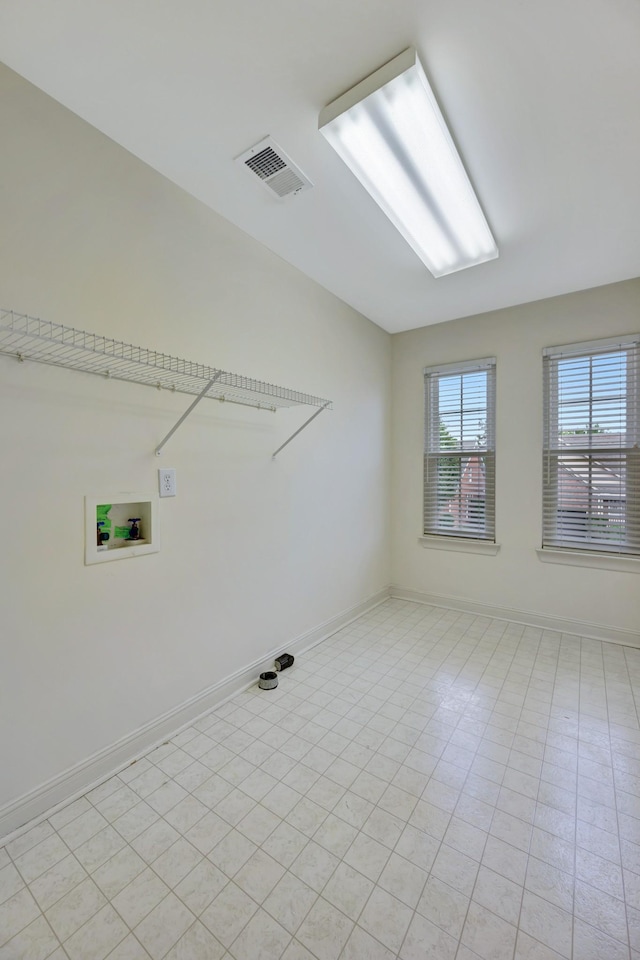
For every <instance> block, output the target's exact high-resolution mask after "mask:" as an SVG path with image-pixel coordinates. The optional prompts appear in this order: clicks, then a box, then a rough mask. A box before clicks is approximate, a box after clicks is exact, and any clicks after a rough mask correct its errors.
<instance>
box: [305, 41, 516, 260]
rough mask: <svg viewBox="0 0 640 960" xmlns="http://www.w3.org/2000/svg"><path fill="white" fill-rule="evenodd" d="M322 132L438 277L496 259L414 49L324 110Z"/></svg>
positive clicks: (480, 215)
mask: <svg viewBox="0 0 640 960" xmlns="http://www.w3.org/2000/svg"><path fill="white" fill-rule="evenodd" d="M319 128H320V131H321V133H322V134H323V135H324V136H325V137H326V139H327V140H328V142H329V143H330V144H331V146H332V147H333V148H334V150H336V152H337V153H338V154H339V156H340V157H342V159H343V160H344V162H345V163H346V164H347V166H348V167H349V168H350V169H351V171H352V172H353V173H354V174H355V176H356V177H357V178H358V180H359V181H360V182H361V183H362V185H363V186H364V187H365V189H366V190H367V191H368V192H369V193H370V195H371V196H372V197H373V199H374V200H375V201H376V203H377V204H378V205H379V206H380V208H381V209H382V210H383V211H384V213H385V214H386V215H387V217H388V218H389V219H390V220H391V222H392V223H393V224H394V226H395V227H396V228H397V229H398V230H399V232H400V233H401V234H402V236H403V237H404V238H405V240H406V241H407V243H408V244H409V245H410V246H411V247H412V248H413V250H414V251H415V252H416V253H417V255H418V256H419V257H420V259H421V260H422V262H423V263H424V264H425V265H426V266H427V267H428V269H429V270H430V271H431V273H432V274H433V276H434V277H442V276H445V275H446V274H449V273H455V272H456V271H458V270H464V269H465V268H466V267H472V266H475V265H476V264H479V263H484V262H486V261H487V260H493V259H495V258H496V257H497V256H498V248H497V246H496V242H495V240H494V238H493V236H492V234H491V231H490V229H489V225H488V224H487V221H486V219H485V216H484V214H483V212H482V209H481V207H480V204H479V202H478V198H477V197H476V195H475V193H474V191H473V187H472V186H471V182H470V180H469V177H468V176H467V173H466V171H465V169H464V166H463V164H462V160H461V159H460V155H459V154H458V151H457V150H456V147H455V144H454V142H453V139H452V137H451V134H450V133H449V130H448V128H447V125H446V124H445V122H444V118H443V116H442V113H441V112H440V108H439V107H438V104H437V102H436V99H435V97H434V95H433V91H432V90H431V87H430V86H429V82H428V80H427V77H426V75H425V72H424V70H423V69H422V65H421V63H420V61H419V59H418V56H417V54H416V52H415V50H413V48H411V49H409V50H405V51H404V53H401V54H400V56H398V57H396V58H395V59H394V60H391V61H389V63H387V64H385V65H384V66H383V67H381V68H380V70H377V71H376V72H375V73H373V74H371V76H369V77H367V78H366V79H365V80H363V81H362V82H361V83H359V84H357V85H356V86H355V87H353V88H352V89H351V90H349V91H347V93H345V94H343V95H342V96H341V97H339V98H338V99H337V100H334V101H333V102H332V103H330V104H329V105H328V106H327V107H325V109H324V110H323V111H322V113H321V114H320V120H319Z"/></svg>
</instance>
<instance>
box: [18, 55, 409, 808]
mask: <svg viewBox="0 0 640 960" xmlns="http://www.w3.org/2000/svg"><path fill="white" fill-rule="evenodd" d="M0 129H2V132H3V133H2V140H3V147H2V151H1V152H0V182H1V183H2V186H3V189H2V190H0V303H1V304H2V305H3V306H4V307H8V308H13V309H15V310H17V311H21V312H25V313H29V314H31V315H35V316H41V317H43V318H45V319H47V320H53V321H56V322H61V323H66V324H69V325H72V326H76V327H79V328H84V329H88V330H91V331H93V332H97V333H101V334H106V335H108V336H112V337H115V338H117V339H124V340H126V341H129V342H133V343H139V344H142V345H145V346H150V347H153V348H156V349H158V350H162V351H166V352H168V353H173V354H176V355H178V356H182V357H186V358H187V359H192V360H199V361H201V362H204V363H208V364H210V365H214V366H220V367H223V368H224V369H227V370H232V371H234V372H238V373H242V374H246V375H247V376H252V377H255V378H257V379H262V380H267V381H270V382H273V383H277V384H281V385H283V386H288V387H291V388H294V389H298V390H301V391H304V392H309V393H313V394H316V395H319V396H323V397H327V398H330V399H332V400H333V401H334V404H335V409H334V411H333V412H327V413H323V414H321V415H320V416H319V417H318V418H317V419H316V420H315V421H314V423H313V424H312V425H311V426H309V428H308V429H307V430H305V431H304V432H303V433H302V434H301V436H300V437H299V438H297V439H296V440H295V441H294V442H293V443H292V444H290V446H288V447H287V449H286V451H283V453H282V454H281V455H280V457H279V458H278V459H277V460H276V461H275V462H272V461H271V457H270V455H271V453H272V451H273V450H275V448H276V447H277V446H279V444H280V443H281V442H282V441H283V440H284V439H286V437H287V436H288V435H289V434H290V433H291V432H293V430H295V429H297V427H298V426H300V425H301V423H302V422H303V420H304V419H306V417H307V416H308V415H309V414H310V413H311V412H312V410H311V409H310V408H298V409H294V410H292V411H288V410H287V411H283V412H279V413H277V414H275V415H274V414H270V413H264V412H258V411H251V410H244V409H242V408H238V407H230V406H229V405H226V406H222V405H219V404H217V403H213V402H205V403H203V404H201V406H200V407H199V408H198V411H197V412H196V413H195V414H194V415H193V416H192V418H191V419H190V420H189V421H187V423H186V424H185V425H184V426H183V427H182V428H181V429H180V431H179V432H178V433H177V434H176V435H175V437H174V438H173V439H172V440H171V441H170V443H169V444H168V445H167V448H166V451H165V452H164V453H163V455H162V458H161V459H160V460H157V459H156V457H155V456H154V453H153V450H154V447H155V445H156V443H157V442H158V441H159V440H160V439H161V438H162V437H163V436H164V434H165V433H166V431H167V430H168V429H169V428H170V427H171V426H172V424H173V423H174V421H175V420H176V419H177V418H178V416H179V415H180V414H181V413H182V412H183V410H185V409H186V406H187V405H188V403H189V402H190V401H189V399H188V398H185V397H179V396H170V395H167V394H165V393H161V394H160V393H157V392H156V391H154V390H150V389H148V388H145V387H140V386H136V385H130V384H121V383H116V382H108V381H103V380H101V379H98V378H95V377H91V376H88V375H85V374H77V373H72V372H68V371H64V370H59V369H53V368H49V367H45V366H41V365H37V364H30V363H24V364H20V363H18V362H17V361H16V360H13V359H9V358H6V357H0V450H1V451H2V462H3V469H2V474H1V477H2V485H1V491H2V499H1V506H0V511H1V521H2V522H1V525H0V531H1V534H2V549H1V550H0V590H1V591H2V597H1V610H2V627H1V638H2V667H1V671H0V702H1V710H2V719H1V722H0V728H1V730H2V737H0V744H1V745H0V770H2V777H1V778H0V783H1V786H0V808H2V806H3V804H5V805H6V804H7V803H9V801H12V800H13V799H15V798H17V797H20V796H22V795H23V794H25V793H26V792H28V791H30V790H32V789H33V788H35V787H37V786H38V785H39V784H42V783H43V782H44V781H46V780H47V779H48V778H51V777H55V776H56V775H57V774H59V773H60V772H61V771H63V770H65V769H66V768H68V767H70V766H71V765H73V764H76V763H78V762H80V761H82V760H84V759H85V758H86V757H88V756H89V755H91V754H93V753H94V752H95V751H98V750H101V749H102V748H105V747H107V746H108V745H110V744H111V743H113V742H114V741H116V740H118V739H119V738H121V737H123V736H125V735H127V734H128V733H130V732H131V731H133V730H135V729H137V728H138V727H139V726H140V725H141V724H144V723H146V722H148V721H150V720H152V719H153V718H155V717H157V716H158V715H160V714H162V713H164V712H165V711H167V710H170V709H171V708H173V707H174V706H176V705H178V704H180V703H181V702H183V701H184V700H185V699H186V698H189V697H191V696H193V695H194V694H196V693H197V692H198V691H200V690H202V689H203V688H206V687H207V686H209V685H210V684H213V683H215V682H217V681H218V680H220V679H222V678H223V677H225V676H228V675H230V674H232V673H234V671H237V670H238V669H240V668H242V667H243V666H245V665H247V664H249V663H251V662H253V661H254V660H256V659H257V658H260V657H261V656H263V655H264V654H265V653H267V652H269V651H271V650H273V649H278V648H279V649H280V650H284V649H286V647H287V644H288V643H290V642H291V641H292V640H293V639H294V638H296V637H299V636H300V635H302V634H304V633H305V632H307V631H309V630H311V629H313V628H315V627H317V626H318V625H320V624H322V623H324V622H325V621H327V620H328V619H329V618H331V617H334V616H337V615H339V614H341V613H342V612H343V611H347V610H348V609H350V608H351V607H353V606H354V605H356V604H358V603H361V602H363V601H365V600H366V599H367V598H369V597H371V596H373V595H375V594H376V592H378V591H379V590H381V589H382V588H384V587H385V586H386V585H387V584H388V582H389V568H388V556H389V530H388V520H387V510H388V503H389V467H388V463H389V455H388V454H389V409H390V338H389V336H388V335H387V334H386V333H384V332H383V331H382V330H380V329H379V328H378V327H376V326H374V325H373V324H372V323H370V322H369V321H367V320H366V319H364V318H363V317H362V316H360V315H359V314H357V313H355V312H354V311H353V310H352V309H350V308H349V307H347V306H346V305H345V304H344V303H342V302H340V301H338V300H337V299H336V298H334V297H333V296H331V295H330V294H329V293H327V292H326V291H325V290H323V289H321V288H320V287H319V286H317V285H316V284H314V283H312V282H311V281H309V280H308V279H306V278H305V277H304V276H302V275H301V274H300V273H298V272H297V271H295V270H294V269H293V268H291V267H289V266H288V265H286V264H285V263H283V262H282V261H281V260H279V259H278V258H277V257H275V256H273V255H272V254H271V253H270V252H269V251H268V250H266V249H265V248H264V247H262V246H261V245H259V244H258V243H256V242H254V241H253V240H251V239H250V238H248V237H247V236H246V235H244V234H242V233H241V232H240V231H238V230H237V229H236V228H234V227H233V226H231V225H230V224H229V223H227V222H226V221H224V220H222V219H221V218H220V217H218V216H217V215H215V214H214V213H213V212H211V211H210V210H209V209H207V208H205V207H204V206H203V205H201V204H200V203H198V202H197V201H195V200H194V199H193V198H191V197H190V196H188V195H187V194H185V193H184V192H183V191H181V190H179V189H178V188H177V187H175V186H174V185H173V184H171V183H170V182H168V181H167V180H165V179H164V178H162V177H161V176H159V175H158V174H156V173H155V172H153V171H152V170H151V169H149V168H148V167H146V166H145V165H144V164H143V163H141V162H140V161H138V160H137V159H135V158H134V157H132V156H131V155H130V154H128V153H126V152H125V151H124V150H122V149H121V148H120V147H118V146H117V145H115V144H114V143H113V142H111V141H110V140H108V139H107V138H106V137H104V136H102V135H101V134H99V133H98V132H97V131H95V130H94V129H93V128H91V127H89V126H88V125H87V124H85V123H84V122H83V121H81V120H80V119H78V118H77V117H75V116H74V115H72V114H71V113H69V112H68V111H66V110H65V109H63V108H62V107H60V106H59V105H58V104H56V103H55V102H54V101H52V100H50V99H49V98H47V97H46V96H44V95H43V94H42V93H41V92H39V91H38V90H36V89H35V88H33V87H31V86H30V85H29V84H27V83H26V82H24V81H23V80H22V79H20V78H18V77H17V76H16V75H15V74H13V73H11V72H10V71H8V70H6V69H3V70H2V71H1V72H0ZM185 149H188V146H187V145H185ZM248 189H249V188H248ZM256 189H259V188H256ZM292 202H297V203H304V195H303V196H301V197H299V198H297V199H296V200H294V201H292ZM278 210H279V207H278V205H277V203H274V208H273V216H274V218H275V217H277V216H278ZM159 465H163V466H173V467H175V468H176V469H177V479H178V491H179V495H178V497H177V498H176V499H175V500H161V501H160V505H159V513H160V522H161V534H162V549H161V552H160V553H159V554H155V555H152V556H147V557H141V558H139V559H128V560H124V561H122V562H115V563H107V564H99V565H96V566H91V567H85V566H84V563H83V542H84V515H83V498H84V496H85V495H96V496H102V495H103V494H104V493H109V492H112V491H113V492H121V491H127V490H135V491H142V492H144V491H151V492H155V491H156V489H157V474H156V471H157V468H158V466H159Z"/></svg>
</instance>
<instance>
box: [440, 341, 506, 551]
mask: <svg viewBox="0 0 640 960" xmlns="http://www.w3.org/2000/svg"><path fill="white" fill-rule="evenodd" d="M424 383H425V452H424V533H425V534H428V535H437V536H446V537H465V538H472V539H474V540H490V541H494V540H495V440H494V437H495V389H496V362H495V359H494V358H490V359H486V360H474V361H470V362H469V363H454V364H449V365H447V366H441V367H428V368H427V369H426V370H425V371H424Z"/></svg>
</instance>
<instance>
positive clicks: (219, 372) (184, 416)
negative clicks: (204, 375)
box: [156, 370, 222, 457]
mask: <svg viewBox="0 0 640 960" xmlns="http://www.w3.org/2000/svg"><path fill="white" fill-rule="evenodd" d="M221 376H222V370H216V373H215V376H213V377H212V378H211V380H209V383H208V384H207V385H206V387H205V388H204V390H203V391H202V392H201V393H199V394H198V396H197V397H196V398H195V400H194V401H193V403H192V404H191V405H190V406H189V407H188V409H187V410H185V412H184V413H183V414H182V416H181V417H180V419H179V420H178V422H177V423H175V424H174V425H173V426H172V428H171V430H169V433H168V434H167V435H166V437H165V438H164V440H161V441H160V443H159V444H158V446H157V447H156V457H159V456H160V454H161V453H162V448H163V447H164V445H165V444H166V442H167V440H170V439H171V437H172V436H173V435H174V433H175V432H176V430H177V429H178V427H179V426H181V424H183V423H184V421H185V420H186V419H187V417H188V416H189V414H190V413H191V412H192V410H194V409H195V408H196V407H197V406H198V404H199V403H200V401H201V400H202V399H203V398H204V397H205V395H206V394H207V393H208V391H209V390H210V389H211V387H212V386H213V385H214V383H215V382H216V380H219V379H220V377H221Z"/></svg>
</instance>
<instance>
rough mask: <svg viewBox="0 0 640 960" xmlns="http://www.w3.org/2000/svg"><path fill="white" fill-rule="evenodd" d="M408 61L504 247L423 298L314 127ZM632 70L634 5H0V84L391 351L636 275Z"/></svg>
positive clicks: (639, 156)
mask: <svg viewBox="0 0 640 960" xmlns="http://www.w3.org/2000/svg"><path fill="white" fill-rule="evenodd" d="M408 46H414V47H416V49H417V50H418V53H419V55H420V57H421V60H422V62H423V64H424V66H425V69H426V71H427V74H428V76H429V78H430V81H431V84H432V86H433V88H434V90H435V93H436V96H437V97H438V100H439V103H440V106H441V108H442V110H443V113H444V115H445V117H446V119H447V122H448V124H449V127H450V129H451V131H452V134H453V137H454V139H455V141H456V143H457V145H458V148H459V150H460V153H461V155H462V157H463V160H464V162H465V165H466V168H467V170H468V172H469V175H470V177H471V180H472V182H473V184H474V186H475V188H476V191H477V193H478V195H479V197H480V200H481V203H482V205H483V208H484V210H485V212H486V215H487V219H488V220H489V223H490V225H491V227H492V230H493V233H494V235H495V237H496V239H497V242H498V246H499V248H500V257H499V259H498V260H495V261H492V262H489V263H486V264H483V265H481V266H477V267H473V268H471V269H469V270H464V271H462V272H460V273H456V274H452V275H450V276H447V277H442V278H440V279H437V280H436V279H434V278H433V277H432V276H431V274H430V273H429V272H428V271H427V270H426V268H425V267H424V265H423V264H422V263H421V261H420V260H419V259H418V258H417V256H416V255H415V254H414V253H413V251H412V250H411V249H410V248H409V247H408V246H407V244H406V243H405V242H404V241H403V240H402V238H401V237H400V235H399V234H398V233H397V232H396V231H395V229H394V228H393V227H392V226H391V224H390V223H389V221H388V220H387V219H386V218H385V216H384V214H382V213H381V211H380V210H379V209H378V208H377V207H376V205H375V204H374V203H373V201H372V200H370V198H369V197H368V195H367V194H366V193H365V191H364V189H363V188H362V187H361V186H360V184H359V183H358V182H357V181H356V180H355V179H354V177H353V176H352V174H351V173H350V172H349V170H347V168H346V167H345V166H344V165H343V164H342V162H341V161H340V160H339V158H338V157H337V155H336V154H335V153H334V152H333V151H332V149H331V147H330V146H329V145H328V144H327V142H326V141H325V140H324V138H323V137H322V136H321V135H320V134H319V133H318V129H317V121H318V114H319V112H320V110H321V109H322V108H323V107H324V106H325V105H326V104H327V103H328V102H330V101H331V100H333V99H335V98H336V97H337V96H338V95H339V94H341V93H342V92H344V91H345V90H346V89H348V88H349V87H351V86H353V85H354V84H355V83H356V82H358V81H359V80H361V79H362V78H363V77H365V76H366V75H368V74H369V73H371V72H372V71H373V70H375V69H377V68H378V67H379V66H381V65H382V64H383V63H385V62H386V61H387V60H389V59H391V58H392V57H394V56H395V55H396V54H398V53H400V52H401V51H402V50H403V49H405V48H406V47H408ZM639 50H640V4H638V2H637V0H536V2H525V0H393V2H389V0H271V2H270V3H268V4H261V3H257V2H249V0H235V2H234V3H230V2H222V0H181V2H180V3H176V2H174V0H171V2H170V0H110V2H108V3H105V2H104V0H57V2H56V3H51V4H43V3H41V2H40V0H0V59H2V60H4V62H5V63H6V64H7V65H8V66H9V67H11V68H12V69H14V70H16V71H17V72H18V73H20V74H21V75H22V76H24V77H26V78H27V79H28V80H30V81H31V82H32V83H34V84H35V85H36V86H38V87H40V88H41V89H42V90H44V91H45V92H46V93H47V94H49V95H50V96H52V97H54V98H55V99H56V100H58V101H60V102H61V103H62V104H64V105H65V106H66V107H68V108H69V109H70V110H72V111H74V112H75V113H76V114H78V115H79V116H80V117H82V118H83V119H84V120H86V121H87V122H88V123H90V124H92V125H93V126H95V127H97V128H98V129H99V130H101V131H103V132H104V133H105V134H107V135H108V136H109V137H111V138H112V139H113V140H115V141H116V142H117V143H119V144H121V145H122V146H123V147H125V148H126V149H127V150H129V151H131V152H132V153H133V154H135V155H136V156H138V157H140V158H141V159H142V160H144V161H145V162H146V163H148V164H149V165H150V166H151V167H153V168H155V169H156V170H158V171H159V172H160V173H162V174H164V175H165V176H166V177H168V178H169V179H170V180H172V181H174V182H175V183H176V184H178V185H179V186H181V187H183V188H184V189H185V190H187V191H188V192H189V193H191V194H193V195H194V196H195V197H197V198H199V199H200V200H201V201H202V202H203V203H205V204H207V205H208V206H210V207H211V208H212V209H214V210H216V211H217V212H218V213H220V214H221V215H222V216H224V217H226V218H227V219H228V220H230V221H231V222H233V223H234V224H236V225H237V226H238V227H240V228H241V229H242V230H244V231H246V233H248V234H250V235H251V236H253V237H255V238H256V239H257V240H259V241H261V242H262V243H264V244H265V245H266V246H267V247H269V248H270V249H271V250H273V251H274V252H275V253H277V254H278V255H280V256H281V257H282V258H283V259H285V260H287V261H289V262H290V263H291V264H293V265H294V266H296V267H298V268H299V269H300V270H301V271H302V272H303V273H305V274H307V275H308V276H309V277H312V278H313V279H314V280H316V281H317V282H318V283H320V284H322V285H323V286H324V287H326V288H327V289H328V290H331V291H332V292H333V293H334V294H336V295H337V296H338V297H340V298H342V299H343V300H345V301H346V302H347V303H349V304H351V305H352V306H353V307H355V308H356V309H357V310H359V311H361V312H362V313H363V314H365V316H367V317H369V318H370V319H371V320H373V321H374V322H375V323H377V324H379V325H380V326H382V327H384V328H385V329H386V330H389V331H391V332H396V331H400V330H407V329H412V328H414V327H420V326H425V325H427V324H431V323H438V322H441V321H444V320H450V319H453V318H456V317H460V316H468V315H471V314H475V313H479V312H482V311H485V310H490V309H496V308H500V307H505V306H509V305H512V304H515V303H523V302H527V301H531V300H538V299H541V298H543V297H547V296H553V295H556V294H561V293H567V292H570V291H573V290H578V289H585V288H588V287H594V286H599V285H601V284H605V283H611V282H614V281H617V280H623V279H627V278H629V277H633V276H637V275H639V274H640V187H639V174H638V171H640V55H639V52H638V51H639ZM266 135H271V136H272V137H273V138H274V139H275V140H276V141H277V142H278V143H279V144H280V146H281V147H282V149H283V150H284V151H286V152H287V153H288V154H289V156H290V157H291V158H292V160H294V162H295V163H296V164H297V165H298V166H299V167H300V168H301V170H302V171H303V172H304V173H305V174H306V176H307V177H309V178H310V180H311V181H312V182H313V184H314V186H313V189H311V190H309V191H307V192H304V193H301V194H299V195H297V196H295V197H292V198H290V199H288V200H284V201H281V200H278V199H277V198H275V197H273V196H271V195H269V193H268V192H267V191H266V190H265V189H264V188H263V186H262V185H261V184H260V182H259V181H258V180H257V179H252V177H251V175H250V174H248V173H247V172H246V171H245V170H243V169H242V168H241V167H240V166H239V165H238V164H236V163H234V158H235V157H236V156H237V155H238V154H240V153H242V152H243V151H244V150H245V149H246V148H248V147H250V146H252V145H253V144H255V143H256V142H257V141H259V140H260V139H262V138H263V137H264V136H266Z"/></svg>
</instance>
